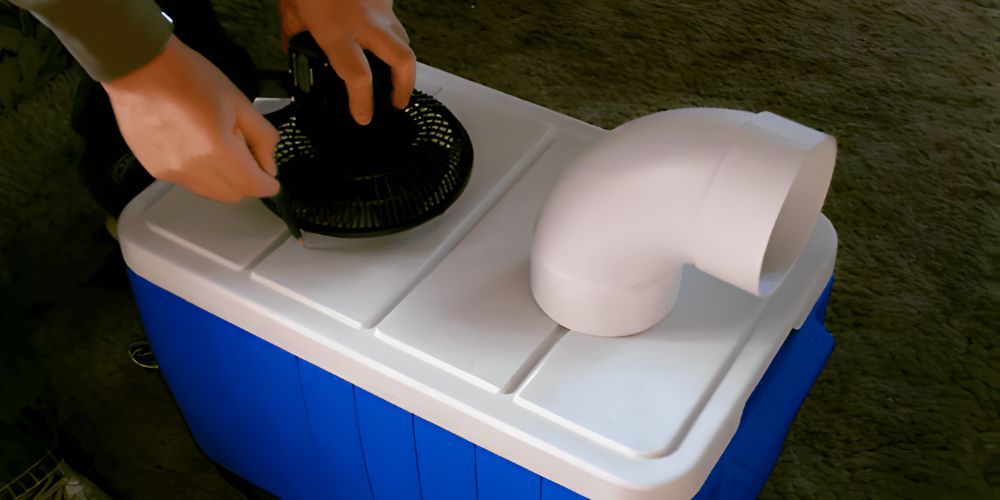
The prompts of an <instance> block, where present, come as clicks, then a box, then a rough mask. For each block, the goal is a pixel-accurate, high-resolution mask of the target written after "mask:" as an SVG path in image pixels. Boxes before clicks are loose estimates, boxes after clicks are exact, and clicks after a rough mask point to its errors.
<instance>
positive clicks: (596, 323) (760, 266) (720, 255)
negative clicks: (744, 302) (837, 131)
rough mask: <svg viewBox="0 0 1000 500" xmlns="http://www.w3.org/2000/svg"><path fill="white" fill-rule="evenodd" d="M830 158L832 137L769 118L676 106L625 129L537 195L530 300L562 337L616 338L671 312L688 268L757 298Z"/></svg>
mask: <svg viewBox="0 0 1000 500" xmlns="http://www.w3.org/2000/svg"><path fill="white" fill-rule="evenodd" d="M836 154H837V146H836V141H835V140H834V139H833V137H830V136H828V135H826V134H823V133H820V132H817V131H815V130H813V129H810V128H807V127H805V126H803V125H800V124H797V123H795V122H792V121H789V120H787V119H784V118H781V117H779V116H777V115H774V114H771V113H760V114H752V113H748V112H745V111H733V110H724V109H709V108H698V109H681V110H674V111H665V112H661V113H656V114H653V115H649V116H646V117H644V118H640V119H637V120H634V121H632V122H628V123H626V124H624V125H622V126H620V127H618V128H616V129H615V130H613V131H612V132H610V133H609V134H608V135H607V136H606V137H605V138H604V139H602V140H601V141H600V142H598V143H597V144H596V145H595V146H594V147H593V148H591V149H590V150H589V151H587V152H586V153H584V155H583V156H582V157H581V158H580V159H578V160H577V161H576V162H575V163H574V164H573V165H571V166H570V167H569V168H568V169H567V170H566V172H565V173H563V175H562V177H561V178H560V180H559V182H558V183H557V184H556V185H555V187H554V188H553V189H552V191H551V192H550V193H549V195H548V197H547V198H546V200H545V204H544V205H543V207H542V211H541V213H540V215H539V218H538V221H537V224H536V227H535V235H534V242H533V248H532V255H531V286H532V291H533V293H534V296H535V300H536V302H537V303H538V305H539V306H540V307H541V308H542V310H543V311H545V313H546V314H548V315H549V317H551V318H552V319H553V320H555V321H556V322H557V323H559V324H561V325H563V326H565V327H567V328H569V329H571V330H574V331H577V332H581V333H587V334H591V335H599V336H608V337H617V336H625V335H632V334H635V333H639V332H641V331H644V330H646V329H648V328H650V327H652V326H653V325H655V324H656V323H658V322H660V320H662V319H663V318H664V317H665V316H666V315H667V314H668V313H669V312H670V310H671V308H672V307H673V304H674V302H675V300H676V298H677V293H678V290H679V288H680V279H681V270H682V268H683V266H684V265H685V264H693V265H694V266H695V267H696V268H698V269H700V270H701V271H704V272H706V273H708V274H711V275H713V276H715V277H717V278H719V279H721V280H723V281H726V282H729V283H730V284H732V285H734V286H737V287H739V288H742V289H743V290H746V291H748V292H750V293H753V294H755V295H758V296H766V295H767V294H769V293H770V292H771V290H773V289H774V288H775V287H776V286H777V285H778V284H779V283H780V282H781V280H782V279H783V278H784V276H785V275H786V274H787V272H788V270H789V268H791V266H792V264H793V263H794V262H795V260H796V259H797V258H798V256H799V254H801V252H802V250H803V248H804V247H805V244H806V242H807V241H808V239H809V237H810V236H811V234H812V231H813V228H814V226H815V224H816V221H817V220H818V218H819V213H820V209H821V208H822V206H823V202H824V200H825V198H826V193H827V189H828V188H829V185H830V179H831V177H832V175H833V166H834V163H835V160H836Z"/></svg>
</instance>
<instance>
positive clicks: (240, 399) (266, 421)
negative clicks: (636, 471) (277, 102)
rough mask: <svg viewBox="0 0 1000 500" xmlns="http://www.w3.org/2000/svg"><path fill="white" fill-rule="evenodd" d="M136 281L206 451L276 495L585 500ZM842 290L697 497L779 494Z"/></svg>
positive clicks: (793, 345) (799, 334)
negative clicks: (775, 481) (787, 441)
mask: <svg viewBox="0 0 1000 500" xmlns="http://www.w3.org/2000/svg"><path fill="white" fill-rule="evenodd" d="M129 277H130V279H131V280H132V287H133V290H134V293H135V297H136V301H137V304H138V307H139V312H140V315H141V316H142V319H143V324H144V326H145V328H146V332H147V334H148V336H149V339H150V343H151V344H152V346H153V350H154V352H155V353H156V356H157V359H158V361H159V363H160V366H161V369H162V373H163V376H164V378H166V380H167V384H168V386H169V387H170V390H171V392H172V393H173V394H174V397H175V399H176V400H177V403H178V405H179V406H180V408H181V412H182V414H183V415H184V418H185V421H186V422H187V424H188V426H189V427H190V429H191V432H192V433H193V434H194V436H195V439H196V440H197V442H198V444H199V445H200V446H201V448H202V450H203V451H204V452H205V454H206V455H208V456H209V457H210V458H211V459H212V460H214V461H216V462H217V463H219V464H220V465H222V466H224V467H226V468H227V469H229V470H231V471H233V472H235V473H237V474H239V475H241V476H243V477H244V478H246V479H248V480H249V481H251V482H253V483H254V484H256V485H258V486H260V487H261V488H263V489H265V490H268V491H270V492H272V493H274V494H276V495H279V496H281V497H282V498H289V499H299V498H302V499H324V498H344V499H352V500H353V499H366V498H375V499H387V500H396V499H407V498H415V499H419V498H426V499H445V500H451V499H456V500H460V499H493V498H496V499H511V498H517V499H533V498H536V499H537V498H541V499H542V500H571V499H579V498H583V497H581V496H579V495H578V494H576V493H574V492H572V491H570V490H568V489H566V488H564V487H563V486H560V485H558V484H556V483H553V482H551V481H549V480H548V479H545V478H543V477H540V476H539V475H537V474H535V473H533V472H531V471H529V470H527V469H525V468H523V467H521V466H519V465H517V464H514V463H513V462H510V461H508V460H507V459H505V458H503V457H500V456H497V455H495V454H493V453H491V452H490V451H488V450H485V449H483V448H480V447H478V446H476V445H475V444H473V443H470V442H468V441H466V440H464V439H462V438H460V437H458V436H456V435H454V434H452V433H451V432H448V431H447V430H445V429H442V428H440V427H438V426H436V425H434V424H432V423H430V422H427V421H425V420H423V419H421V418H420V417H418V416H415V415H413V414H411V413H408V412H406V411H404V410H402V409H400V408H398V407H396V406H394V405H392V404H389V403H388V402H386V401H384V400H382V399H380V398H378V397H376V396H374V395H372V394H370V393H368V392H366V391H364V390H362V389H360V388H358V387H355V386H353V385H351V384H350V383H348V382H346V381H344V380H342V379H340V378H339V377H337V376H336V375H334V374H331V373H328V372H326V371H324V370H322V369H320V368H318V367H316V366H314V365H311V364H309V363H308V362H306V361H304V360H301V359H299V358H297V357H295V356H293V355H291V354H290V353H287V352H285V351H283V350H281V349H279V348H277V347H275V346H273V345H271V344H268V343H266V342H264V341H262V340H260V339H259V338H257V337H256V336H254V335H252V334H250V333H248V332H245V331H243V330H241V329H239V328H237V327H235V326H233V325H231V324H229V323H227V322H225V321H223V320H221V319H219V318H217V317H215V316H213V315H211V314H209V313H207V312H205V311H204V310H202V309H200V308H198V307H196V306H194V305H192V304H190V303H188V302H186V301H184V300H182V299H180V298H178V297H177V296H175V295H173V294H171V293H169V292H166V291H164V290H163V289H161V288H159V287H157V286H156V285H154V284H152V283H150V282H149V281H147V280H145V279H143V278H141V277H139V276H138V275H136V274H134V273H133V272H131V271H129ZM831 284H832V280H831ZM831 284H828V285H827V288H826V289H825V290H824V293H823V295H822V297H821V298H820V300H819V301H818V302H817V303H816V306H815V307H814V308H813V311H812V313H811V314H810V316H809V319H808V320H807V321H806V322H805V324H804V325H803V327H802V328H800V329H799V330H797V331H794V332H792V333H791V335H789V337H788V340H786V342H785V343H784V345H783V346H782V347H781V349H780V350H779V352H778V354H777V355H776V356H775V359H774V361H773V362H772V363H771V366H770V367H769V368H768V370H767V372H766V373H765V374H764V376H763V378H762V379H761V381H760V383H759V384H758V386H757V388H756V389H755V390H754V392H753V394H752V395H751V396H750V398H749V400H748V402H747V405H746V407H745V409H744V413H743V416H742V419H741V421H740V427H739V428H738V429H737V431H736V434H735V436H734V437H733V439H732V441H731V442H730V445H729V446H728V447H727V448H726V450H725V452H724V453H723V455H722V457H721V458H720V460H719V462H718V463H717V464H716V466H715V468H714V469H713V470H712V472H711V474H710V475H709V476H708V478H707V480H706V481H705V483H704V485H703V486H702V488H701V491H699V493H698V495H697V497H696V498H699V499H709V498H718V499H733V498H753V497H755V496H756V495H757V493H758V492H759V491H760V489H761V488H762V487H763V485H764V483H765V482H766V481H767V477H768V475H769V474H770V471H771V469H772V467H773V466H774V463H775V461H776V460H777V457H778V454H779V453H780V451H781V445H782V443H783V442H784V438H785V435H786V433H787V432H788V426H789V424H790V423H791V421H792V419H793V418H794V417H795V414H796V412H797V411H798V408H799V407H800V406H801V404H802V401H803V400H804V398H805V397H806V394H807V393H808V392H809V389H810V388H811V386H812V384H813V381H814V380H815V379H816V377H817V376H818V375H819V373H820V371H821V370H822V368H823V366H824V364H825V362H826V360H827V358H828V357H829V355H830V352H831V351H832V349H833V337H832V336H830V334H829V333H828V332H827V331H826V330H825V329H824V328H823V326H822V320H823V316H824V313H825V310H826V301H827V298H828V296H829V293H830V285H831Z"/></svg>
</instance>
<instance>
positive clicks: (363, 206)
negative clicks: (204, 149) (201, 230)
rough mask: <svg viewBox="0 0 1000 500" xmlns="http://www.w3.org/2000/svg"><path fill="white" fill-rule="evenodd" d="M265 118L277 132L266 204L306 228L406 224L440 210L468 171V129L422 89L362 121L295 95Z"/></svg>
mask: <svg viewBox="0 0 1000 500" xmlns="http://www.w3.org/2000/svg"><path fill="white" fill-rule="evenodd" d="M267 118H268V119H269V120H271V122H272V123H274V125H275V126H276V128H277V129H278V131H279V133H280V139H279V141H278V146H277V149H276V151H275V161H276V164H277V168H278V172H279V174H278V180H279V181H280V183H281V189H282V192H281V193H280V194H279V195H278V196H277V197H275V198H271V199H265V200H264V203H265V205H267V207H268V208H269V209H271V211H272V212H274V213H275V214H277V215H279V216H281V217H282V218H284V219H285V221H286V223H288V224H289V225H290V226H293V227H296V228H299V229H302V230H305V231H309V232H313V233H319V234H324V235H328V236H338V237H362V236H379V235H384V234H390V233H395V232H398V231H403V230H405V229H409V228H412V227H414V226H416V225H419V224H421V223H424V222H426V221H428V220H430V219H432V218H434V217H436V216H438V215H440V214H441V213H443V212H444V211H445V210H446V209H447V208H448V207H449V206H450V205H451V204H452V203H454V201H455V200H456V199H457V198H458V197H459V195H460V194H461V193H462V191H463V190H464V189H465V186H466V184H467V183H468V180H469V177H470V175H471V170H472V143H471V141H470V139H469V136H468V134H467V132H466V131H465V129H464V128H463V127H462V126H461V124H460V123H459V122H458V120H457V119H456V118H455V117H454V115H452V113H451V112H450V111H448V109H447V108H446V107H445V106H444V105H442V104H441V103H440V102H439V101H437V100H436V99H434V98H433V97H431V96H429V95H427V94H425V93H423V92H420V91H414V93H413V95H412V97H411V99H410V104H409V105H408V106H407V108H406V109H404V110H395V109H393V110H392V111H390V112H388V113H386V112H382V115H381V116H377V117H376V120H373V122H372V124H371V125H369V126H367V127H360V126H356V125H354V124H353V123H348V122H346V121H344V120H329V119H326V117H324V116H322V115H321V114H320V113H317V112H315V110H314V109H313V108H311V107H308V105H303V104H301V103H298V102H295V101H293V103H292V104H291V105H289V106H288V107H286V108H284V109H282V110H280V111H277V112H275V113H272V114H270V115H268V117H267Z"/></svg>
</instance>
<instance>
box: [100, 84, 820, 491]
mask: <svg viewBox="0 0 1000 500" xmlns="http://www.w3.org/2000/svg"><path fill="white" fill-rule="evenodd" d="M417 87H418V88H420V89H421V90H423V91H425V92H427V93H429V94H431V95H433V96H435V97H436V98H437V99H438V100H440V101H441V102H443V103H444V104H445V105H446V106H448V107H449V108H450V109H451V110H452V111H453V112H454V113H455V115H456V116H457V117H458V118H459V120H461V122H462V123H463V124H464V125H465V127H466V128H467V130H468V132H469V134H470V137H471V139H472V143H473V145H474V148H475V165H474V168H473V174H472V178H471V179H470V181H469V184H468V186H467V187H466V189H465V191H464V192H463V194H462V195H461V197H460V198H459V199H458V201H457V202H455V204H454V205H452V206H451V207H450V208H449V209H448V210H447V211H446V212H445V213H444V214H443V215H441V216H439V217H437V218H436V219H434V220H432V221H430V222H428V223H426V224H423V225H421V226H419V227H417V228H415V229H412V230H409V231H405V232H403V233H398V234H395V235H390V236H383V237H377V238H366V239H336V238H326V237H322V236H318V235H307V237H306V240H307V244H308V248H303V247H301V246H300V245H299V244H298V242H296V241H295V239H293V238H290V237H289V233H288V230H287V228H286V226H285V225H284V224H283V222H282V221H281V220H280V219H279V218H278V217H276V216H274V215H273V214H272V213H271V212H269V211H268V210H267V209H266V208H265V207H264V206H263V205H262V204H261V203H260V202H259V201H257V200H246V201H244V202H242V203H239V204H234V205H226V204H219V203H215V202H212V201H209V200H206V199H204V198H201V197H198V196H196V195H193V194H190V193H189V192H187V191H185V190H183V189H181V188H177V187H174V186H171V185H169V184H164V183H156V184H154V185H153V186H151V187H150V188H149V189H147V190H146V191H145V192H143V193H142V194H141V195H140V196H139V197H137V198H136V199H135V200H134V201H133V202H132V203H131V204H130V205H129V206H128V208H127V209H126V210H125V212H124V214H123V215H122V218H121V220H120V223H119V235H120V241H121V244H122V251H123V254H124V257H125V260H126V263H127V264H128V267H129V273H130V277H131V279H132V284H133V289H134V292H135V297H136V301H137V304H138V307H139V311H140V313H141V316H142V320H143V324H144V325H145V328H146V331H147V333H148V335H149V339H150V341H151V343H152V345H153V349H154V352H155V353H156V356H157V359H158V361H159V363H160V365H161V368H162V372H163V375H164V377H165V378H166V381H167V383H168V385H169V387H170V390H171V392H172V393H173V395H174V397H175V398H176V400H177V403H178V405H179V406H180V409H181V411H182V413H183V415H184V418H185V421H186V422H187V424H188V426H189V427H190V429H191V431H192V433H193V435H194V437H195V439H196V440H197V442H198V444H199V445H200V446H201V448H202V450H203V451H204V452H205V453H206V454H207V455H208V456H209V457H210V458H211V459H212V460H214V461H216V462H218V463H219V464H221V465H222V466H224V467H225V468H227V469H229V470H231V471H233V472H235V473H237V474H239V475H241V476H243V477H245V478H246V479H248V480H249V481H251V482H253V483H254V484H256V485H258V486H259V487H261V488H263V489H265V490H267V491H270V492H272V493H274V494H275V495H278V496H280V497H282V498H302V499H325V498H344V499H351V500H354V499H368V498H376V499H409V498H426V499H474V498H478V499H489V498H498V499H499V498H503V499H532V498H535V499H538V498H541V499H546V500H549V499H568V498H581V497H586V498H595V499H643V500H646V499H664V498H691V497H699V498H726V499H729V498H752V497H754V496H756V494H757V493H758V492H759V490H760V489H761V487H762V486H763V484H764V482H765V481H766V479H767V476H768V475H769V473H770V470H771V468H772V466H773V464H774V462H775V460H776V459H777V456H778V454H779V451H780V448H781V445H782V442H783V440H784V437H785V434H786V432H787V429H788V426H789V424H790V423H791V420H792V418H793V417H794V415H795V413H796V411H797V409H798V407H799V406H800V405H801V404H802V401H803V400H804V398H805V396H806V394H807V392H808V391H809V389H810V387H811V386H812V383H813V381H814V380H815V379H816V377H817V376H818V375H819V372H820V371H821V370H822V367H823V365H824V363H825V362H826V359H827V357H828V356H829V354H830V352H831V350H832V348H833V339H832V337H831V336H830V334H829V333H827V332H826V330H824V328H823V326H822V320H823V313H824V310H825V304H826V297H827V295H828V293H829V286H830V280H831V276H832V272H833V266H834V260H835V256H836V249H837V237H836V233H835V232H834V229H833V227H832V226H831V224H830V223H829V221H828V220H827V219H826V218H825V217H822V216H820V220H819V222H818V223H817V225H816V227H815V229H814V231H813V234H812V236H811V239H810V240H809V242H808V243H807V245H806V248H805V250H804V253H803V254H802V255H801V257H799V259H798V260H797V261H796V262H795V264H794V266H793V268H792V269H791V271H790V272H789V273H788V275H787V277H786V278H785V279H784V281H783V282H782V283H781V285H780V286H779V287H778V288H777V289H776V290H775V291H774V293H772V294H771V295H770V296H768V297H766V298H759V297H755V296H753V295H751V294H749V293H747V292H744V291H742V290H739V289H737V288H735V287H733V286H731V285H728V284H726V283H723V282H722V281H719V280H717V279H715V278H713V277H711V276H708V275H706V274H704V273H701V272H699V271H696V270H694V269H693V268H686V269H685V270H684V277H683V280H682V285H681V291H680V295H679V297H678V300H677V303H676V305H675V307H674V309H673V311H672V312H671V313H670V315H669V316H668V317H667V318H666V319H664V320H663V321H662V322H661V323H659V324H657V325H656V326H654V327H653V328H651V329H650V330H648V331H646V332H643V333H642V334H639V335H635V336H631V337H624V338H601V337H593V336H588V335H582V334H578V333H574V332H572V331H566V329H564V328H562V327H560V326H559V325H557V324H555V323H554V322H552V320H551V319H550V318H549V317H548V316H546V315H545V314H544V313H543V312H542V311H541V310H540V309H539V308H538V306H537V305H536V303H535V302H534V299H533V297H532V293H531V287H530V280H529V260H530V251H531V241H532V231H533V226H534V223H535V220H536V218H537V216H538V213H539V210H540V208H541V206H542V202H543V198H544V197H545V194H546V192H547V191H548V190H549V188H550V187H551V186H552V185H553V184H554V183H555V182H556V180H557V179H558V178H559V174H560V173H561V172H562V170H563V168H564V167H566V166H567V165H569V164H570V163H572V161H573V160H574V159H575V158H576V157H577V156H578V155H579V154H580V153H582V152H583V150H585V149H586V148H587V147H588V146H589V145H591V144H593V143H594V142H595V141H597V140H598V139H599V138H601V137H602V136H603V134H606V133H607V132H606V131H604V130H602V129H599V128H595V127H593V126H590V125H588V124H586V123H582V122H580V121H578V120H574V119H572V118H570V117H567V116H564V115H561V114H558V113H556V112H553V111H551V110H547V109H544V108H541V107H538V106H535V105H533V104H530V103H527V102H524V101H522V100H519V99H516V98H514V97H511V96H509V95H505V94H502V93H500V92H497V91H494V90H491V89H488V88H485V87H483V86H480V85H477V84H475V83H472V82H469V81H466V80H463V79H461V78H458V77H456V76H454V75H450V74H447V73H444V72H441V71H438V70H435V69H433V68H429V67H427V66H420V67H419V71H418V80H417ZM279 104H280V103H279ZM274 105H275V103H274V102H263V101H262V102H259V103H258V106H259V107H260V108H261V109H262V110H263V109H265V108H266V109H272V108H273V106H274Z"/></svg>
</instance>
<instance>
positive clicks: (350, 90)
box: [317, 39, 374, 125]
mask: <svg viewBox="0 0 1000 500" xmlns="http://www.w3.org/2000/svg"><path fill="white" fill-rule="evenodd" d="M317 42H319V44H320V47H322V48H323V52H324V53H325V54H326V57H327V59H328V60H329V61H330V65H331V66H333V70H334V71H336V72H337V75H338V76H340V78H341V79H342V80H344V85H345V86H346V87H347V98H348V102H349V104H350V107H351V115H352V116H354V120H355V121H357V122H358V123H360V124H361V125H368V124H369V123H371V121H372V114H373V113H374V104H373V98H372V70H371V68H370V67H369V66H368V59H366V58H365V54H364V52H362V50H361V46H360V45H358V44H357V43H355V42H354V41H353V40H348V39H341V40H337V41H326V42H320V41H319V40H317Z"/></svg>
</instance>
